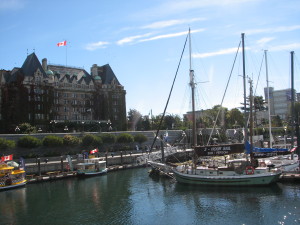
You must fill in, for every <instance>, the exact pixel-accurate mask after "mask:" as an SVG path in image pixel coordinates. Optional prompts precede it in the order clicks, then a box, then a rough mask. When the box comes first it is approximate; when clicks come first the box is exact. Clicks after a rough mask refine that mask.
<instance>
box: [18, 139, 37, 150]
mask: <svg viewBox="0 0 300 225" xmlns="http://www.w3.org/2000/svg"><path fill="white" fill-rule="evenodd" d="M17 145H18V146H19V147H23V148H35V147H38V146H41V145H42V142H41V140H39V139H38V138H36V137H33V136H24V137H21V138H20V139H19V140H18V142H17Z"/></svg>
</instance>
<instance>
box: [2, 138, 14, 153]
mask: <svg viewBox="0 0 300 225" xmlns="http://www.w3.org/2000/svg"><path fill="white" fill-rule="evenodd" d="M15 146H16V142H14V141H12V140H6V139H4V138H0V149H1V150H4V149H9V148H14V147H15Z"/></svg>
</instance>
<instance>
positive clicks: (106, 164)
mask: <svg viewBox="0 0 300 225" xmlns="http://www.w3.org/2000/svg"><path fill="white" fill-rule="evenodd" d="M105 161H106V165H107V153H105Z"/></svg>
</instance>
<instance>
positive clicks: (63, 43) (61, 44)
mask: <svg viewBox="0 0 300 225" xmlns="http://www.w3.org/2000/svg"><path fill="white" fill-rule="evenodd" d="M56 45H57V47H61V46H66V45H67V41H62V42H58V43H57V44H56Z"/></svg>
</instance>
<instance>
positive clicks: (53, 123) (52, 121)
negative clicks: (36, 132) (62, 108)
mask: <svg viewBox="0 0 300 225" xmlns="http://www.w3.org/2000/svg"><path fill="white" fill-rule="evenodd" d="M56 123H57V121H55V120H51V121H50V124H51V125H52V126H53V128H52V130H53V133H55V124H56Z"/></svg>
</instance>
